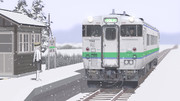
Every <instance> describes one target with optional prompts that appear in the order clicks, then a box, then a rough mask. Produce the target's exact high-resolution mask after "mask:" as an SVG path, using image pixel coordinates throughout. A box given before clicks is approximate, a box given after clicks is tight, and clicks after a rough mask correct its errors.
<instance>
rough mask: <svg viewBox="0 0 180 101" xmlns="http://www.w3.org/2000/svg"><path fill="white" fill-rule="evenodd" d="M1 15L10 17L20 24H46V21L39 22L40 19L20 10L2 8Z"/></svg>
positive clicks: (43, 25)
mask: <svg viewBox="0 0 180 101" xmlns="http://www.w3.org/2000/svg"><path fill="white" fill-rule="evenodd" d="M0 16H2V17H4V18H5V19H8V20H10V21H12V22H13V23H15V24H18V25H29V26H38V27H45V26H46V25H45V24H44V23H42V22H38V21H36V20H34V19H32V18H30V17H28V16H27V15H24V14H22V13H19V12H13V11H10V10H4V9H0Z"/></svg>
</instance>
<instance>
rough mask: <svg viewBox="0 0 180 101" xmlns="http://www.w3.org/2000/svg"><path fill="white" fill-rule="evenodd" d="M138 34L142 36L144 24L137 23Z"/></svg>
mask: <svg viewBox="0 0 180 101" xmlns="http://www.w3.org/2000/svg"><path fill="white" fill-rule="evenodd" d="M137 36H142V25H137Z"/></svg>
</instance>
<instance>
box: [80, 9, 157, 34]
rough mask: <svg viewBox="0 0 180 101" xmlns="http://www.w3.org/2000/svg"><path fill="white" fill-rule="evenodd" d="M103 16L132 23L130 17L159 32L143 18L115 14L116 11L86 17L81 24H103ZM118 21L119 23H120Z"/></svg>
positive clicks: (136, 22)
mask: <svg viewBox="0 0 180 101" xmlns="http://www.w3.org/2000/svg"><path fill="white" fill-rule="evenodd" d="M89 18H90V19H91V20H92V19H93V22H89V21H88V20H89ZM104 18H118V19H119V20H120V22H121V24H132V23H131V22H130V21H129V20H130V19H131V18H132V19H134V22H133V24H142V25H143V26H146V27H148V28H150V29H152V30H155V31H157V32H159V30H158V29H156V28H155V27H153V26H151V25H150V24H148V23H146V22H145V21H144V19H143V18H137V17H133V16H131V15H129V14H126V13H125V12H124V13H123V14H117V13H111V14H109V15H103V16H95V17H92V18H91V17H88V18H87V19H85V20H84V21H83V24H87V25H92V24H93V25H101V24H103V20H104ZM120 22H119V24H120Z"/></svg>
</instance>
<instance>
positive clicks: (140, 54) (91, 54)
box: [83, 48, 159, 58]
mask: <svg viewBox="0 0 180 101" xmlns="http://www.w3.org/2000/svg"><path fill="white" fill-rule="evenodd" d="M156 51H159V48H155V49H152V50H148V51H145V52H132V51H128V52H120V58H132V57H133V55H136V56H137V58H142V57H144V56H146V55H149V54H152V53H154V52H156ZM103 55H104V58H116V57H117V56H118V53H117V52H104V53H103ZM87 56H88V57H93V58H100V57H101V52H83V57H87Z"/></svg>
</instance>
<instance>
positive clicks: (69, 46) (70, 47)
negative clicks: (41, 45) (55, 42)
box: [56, 45, 82, 49]
mask: <svg viewBox="0 0 180 101" xmlns="http://www.w3.org/2000/svg"><path fill="white" fill-rule="evenodd" d="M56 47H57V49H82V47H75V46H72V45H64V46H56Z"/></svg>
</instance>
